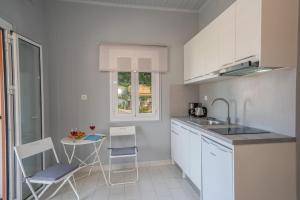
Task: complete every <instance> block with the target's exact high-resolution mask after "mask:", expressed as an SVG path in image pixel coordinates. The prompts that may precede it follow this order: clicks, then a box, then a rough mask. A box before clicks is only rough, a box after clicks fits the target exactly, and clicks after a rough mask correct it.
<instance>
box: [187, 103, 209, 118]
mask: <svg viewBox="0 0 300 200" xmlns="http://www.w3.org/2000/svg"><path fill="white" fill-rule="evenodd" d="M189 117H207V108H206V107H204V106H202V104H201V103H190V104H189Z"/></svg>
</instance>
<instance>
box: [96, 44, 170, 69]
mask: <svg viewBox="0 0 300 200" xmlns="http://www.w3.org/2000/svg"><path fill="white" fill-rule="evenodd" d="M99 54H100V55H99V70H100V71H110V72H111V71H127V72H128V71H137V72H167V71H168V48H167V47H164V46H151V45H123V44H100V46H99Z"/></svg>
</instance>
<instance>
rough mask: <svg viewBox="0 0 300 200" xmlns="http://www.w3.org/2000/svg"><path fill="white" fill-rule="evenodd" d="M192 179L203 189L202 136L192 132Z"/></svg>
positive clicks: (190, 150) (190, 159)
mask: <svg viewBox="0 0 300 200" xmlns="http://www.w3.org/2000/svg"><path fill="white" fill-rule="evenodd" d="M189 154H190V157H189V161H190V162H189V163H190V175H189V177H190V179H191V180H192V181H193V183H194V184H195V185H196V186H197V187H198V188H199V189H200V190H201V136H200V135H198V134H197V133H196V132H193V131H191V132H190V149H189Z"/></svg>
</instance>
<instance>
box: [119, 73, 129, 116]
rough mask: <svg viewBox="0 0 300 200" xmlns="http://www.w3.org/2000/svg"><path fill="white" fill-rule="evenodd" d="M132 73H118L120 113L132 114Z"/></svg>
mask: <svg viewBox="0 0 300 200" xmlns="http://www.w3.org/2000/svg"><path fill="white" fill-rule="evenodd" d="M131 88H132V86H131V72H118V112H119V113H125V114H126V113H131V112H132V101H131V100H132V97H131Z"/></svg>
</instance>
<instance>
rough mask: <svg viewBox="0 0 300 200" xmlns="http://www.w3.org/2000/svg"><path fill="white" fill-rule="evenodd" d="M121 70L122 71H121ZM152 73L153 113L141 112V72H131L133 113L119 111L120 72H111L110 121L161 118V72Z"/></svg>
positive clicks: (153, 119) (155, 119)
mask: <svg viewBox="0 0 300 200" xmlns="http://www.w3.org/2000/svg"><path fill="white" fill-rule="evenodd" d="M120 72H121V71H120ZM149 73H151V87H152V88H151V89H152V113H139V93H138V91H139V72H131V88H132V89H131V97H132V98H131V99H132V102H131V103H132V113H130V114H126V113H118V112H117V110H118V72H110V121H111V122H119V121H158V120H160V74H159V73H158V72H149Z"/></svg>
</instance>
